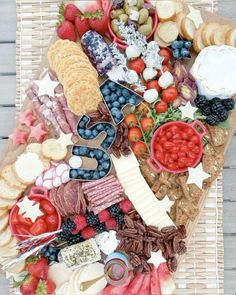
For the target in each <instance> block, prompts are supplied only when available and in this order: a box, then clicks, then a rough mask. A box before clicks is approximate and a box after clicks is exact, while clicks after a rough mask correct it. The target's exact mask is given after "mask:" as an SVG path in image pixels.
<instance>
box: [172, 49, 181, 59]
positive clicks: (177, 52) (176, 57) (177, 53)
mask: <svg viewBox="0 0 236 295" xmlns="http://www.w3.org/2000/svg"><path fill="white" fill-rule="evenodd" d="M173 57H174V58H175V59H179V58H180V51H179V49H175V50H174V51H173Z"/></svg>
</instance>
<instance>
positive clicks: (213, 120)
mask: <svg viewBox="0 0 236 295" xmlns="http://www.w3.org/2000/svg"><path fill="white" fill-rule="evenodd" d="M206 122H207V124H209V125H211V126H216V125H217V124H219V123H220V119H219V117H218V116H216V115H210V116H208V117H207V118H206Z"/></svg>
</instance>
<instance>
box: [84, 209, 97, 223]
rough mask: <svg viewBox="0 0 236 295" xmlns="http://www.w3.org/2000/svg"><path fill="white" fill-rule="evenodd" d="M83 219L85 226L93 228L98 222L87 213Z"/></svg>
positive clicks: (90, 213)
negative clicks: (84, 219) (85, 222)
mask: <svg viewBox="0 0 236 295" xmlns="http://www.w3.org/2000/svg"><path fill="white" fill-rule="evenodd" d="M85 217H86V221H87V224H88V225H89V226H94V225H96V224H97V223H98V222H99V221H98V218H97V216H96V215H94V214H93V213H92V212H88V213H87V214H86V215H85Z"/></svg>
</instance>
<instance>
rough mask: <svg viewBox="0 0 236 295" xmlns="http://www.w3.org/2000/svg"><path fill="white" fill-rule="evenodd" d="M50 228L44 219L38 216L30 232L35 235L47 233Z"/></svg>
mask: <svg viewBox="0 0 236 295" xmlns="http://www.w3.org/2000/svg"><path fill="white" fill-rule="evenodd" d="M47 230H48V226H47V224H46V222H45V220H44V219H42V218H38V219H37V220H36V221H35V223H34V224H33V225H32V226H31V227H30V233H31V234H32V235H33V236H38V235H41V234H43V233H46V232H47Z"/></svg>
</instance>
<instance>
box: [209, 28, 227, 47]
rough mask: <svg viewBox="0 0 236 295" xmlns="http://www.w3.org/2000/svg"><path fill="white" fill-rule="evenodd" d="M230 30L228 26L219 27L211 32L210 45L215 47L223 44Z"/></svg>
mask: <svg viewBox="0 0 236 295" xmlns="http://www.w3.org/2000/svg"><path fill="white" fill-rule="evenodd" d="M231 29H232V27H231V26H228V25H222V26H219V27H218V29H217V30H215V31H214V32H212V34H211V37H210V41H211V44H213V45H217V46H220V45H223V44H225V43H226V34H227V32H228V31H230V30H231Z"/></svg>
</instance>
